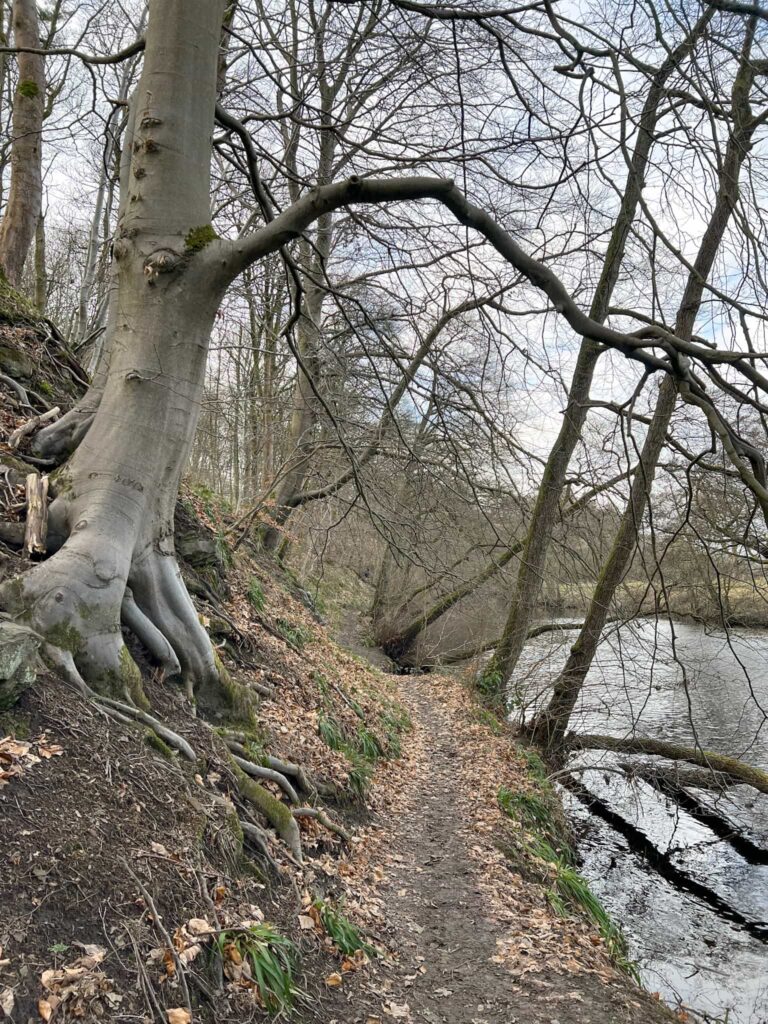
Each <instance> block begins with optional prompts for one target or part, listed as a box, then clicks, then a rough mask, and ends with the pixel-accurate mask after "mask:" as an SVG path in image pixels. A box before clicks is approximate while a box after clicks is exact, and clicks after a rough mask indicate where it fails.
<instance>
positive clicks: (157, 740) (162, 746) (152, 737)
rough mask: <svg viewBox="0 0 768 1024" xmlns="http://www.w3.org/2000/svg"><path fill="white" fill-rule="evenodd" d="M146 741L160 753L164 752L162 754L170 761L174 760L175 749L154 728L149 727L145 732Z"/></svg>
mask: <svg viewBox="0 0 768 1024" xmlns="http://www.w3.org/2000/svg"><path fill="white" fill-rule="evenodd" d="M144 742H145V743H146V744H147V746H148V747H152V749H153V750H156V751H157V752H158V754H162V756H163V757H164V758H166V759H167V760H168V761H172V760H174V752H173V750H172V749H171V748H170V747H169V746H168V744H167V743H166V742H165V740H164V739H162V738H161V737H160V736H158V735H157V733H156V732H155V731H154V730H153V729H147V731H146V733H145V734H144Z"/></svg>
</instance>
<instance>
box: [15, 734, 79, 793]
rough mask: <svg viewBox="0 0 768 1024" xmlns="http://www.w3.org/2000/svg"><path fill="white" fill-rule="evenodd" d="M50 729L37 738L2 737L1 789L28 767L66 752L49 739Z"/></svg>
mask: <svg viewBox="0 0 768 1024" xmlns="http://www.w3.org/2000/svg"><path fill="white" fill-rule="evenodd" d="M48 732H49V731H48V730H47V729H46V731H45V732H43V733H41V734H40V735H39V736H38V737H37V739H35V740H29V741H27V740H17V739H16V737H15V736H3V737H2V739H0V789H2V788H3V786H8V785H10V781H11V779H13V778H20V777H21V776H22V775H23V774H24V772H25V770H26V769H28V768H32V767H33V766H34V765H36V764H40V762H41V760H43V759H45V760H49V759H50V758H52V757H57V756H59V755H61V754H63V753H64V748H63V747H61V746H59V744H58V743H52V742H51V741H50V740H49V739H48Z"/></svg>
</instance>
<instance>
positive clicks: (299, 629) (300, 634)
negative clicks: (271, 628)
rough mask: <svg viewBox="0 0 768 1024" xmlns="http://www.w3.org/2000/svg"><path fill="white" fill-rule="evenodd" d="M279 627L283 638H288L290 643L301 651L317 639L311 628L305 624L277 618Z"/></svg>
mask: <svg viewBox="0 0 768 1024" xmlns="http://www.w3.org/2000/svg"><path fill="white" fill-rule="evenodd" d="M277 628H278V630H279V631H280V635H281V636H282V637H283V639H284V640H287V641H288V643H289V644H293V646H294V647H296V648H297V649H298V650H300V651H301V650H303V649H304V647H306V645H307V644H308V643H310V642H311V641H312V640H314V639H315V637H314V634H313V633H312V630H311V629H307V628H306V627H304V626H294V625H292V624H291V623H290V622H287V621H286V620H285V619H278V620H277Z"/></svg>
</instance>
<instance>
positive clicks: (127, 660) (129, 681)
mask: <svg viewBox="0 0 768 1024" xmlns="http://www.w3.org/2000/svg"><path fill="white" fill-rule="evenodd" d="M119 660H120V678H119V682H120V684H122V687H123V688H124V690H125V692H126V693H127V694H128V695H129V696H130V697H131V698H132V699H133V701H134V703H135V704H137V705H138V707H140V708H143V709H144V711H149V709H150V704H149V701H148V700H147V698H146V695H145V693H144V684H143V682H142V678H141V671H140V670H139V666H138V665H137V664H136V662H135V661H134V660H133V658H132V657H131V652H130V651H129V650H128V648H127V647H126V646H125V645H123V646H122V647H121V648H120V655H119Z"/></svg>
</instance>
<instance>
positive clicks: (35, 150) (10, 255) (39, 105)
mask: <svg viewBox="0 0 768 1024" xmlns="http://www.w3.org/2000/svg"><path fill="white" fill-rule="evenodd" d="M13 37H14V42H15V45H16V46H24V47H31V48H33V49H34V48H39V47H40V26H39V22H38V17H37V4H36V2H35V0H14V4H13ZM18 65H19V80H18V83H17V85H16V93H15V96H14V101H13V124H12V132H13V145H12V149H11V186H10V191H9V194H8V203H7V206H6V208H5V213H4V214H3V219H2V222H0V268H1V269H2V271H3V273H4V274H5V276H6V278H7V279H8V281H10V283H11V284H12V285H14V286H15V287H18V285H19V283H20V282H21V274H22V271H23V270H24V263H25V261H26V258H27V253H28V252H29V249H30V246H31V245H32V240H33V239H34V237H35V230H36V228H37V222H38V219H39V217H40V213H41V210H42V201H43V163H42V132H43V112H44V105H45V58H44V57H41V56H40V55H39V54H34V53H20V54H19V55H18Z"/></svg>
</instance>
